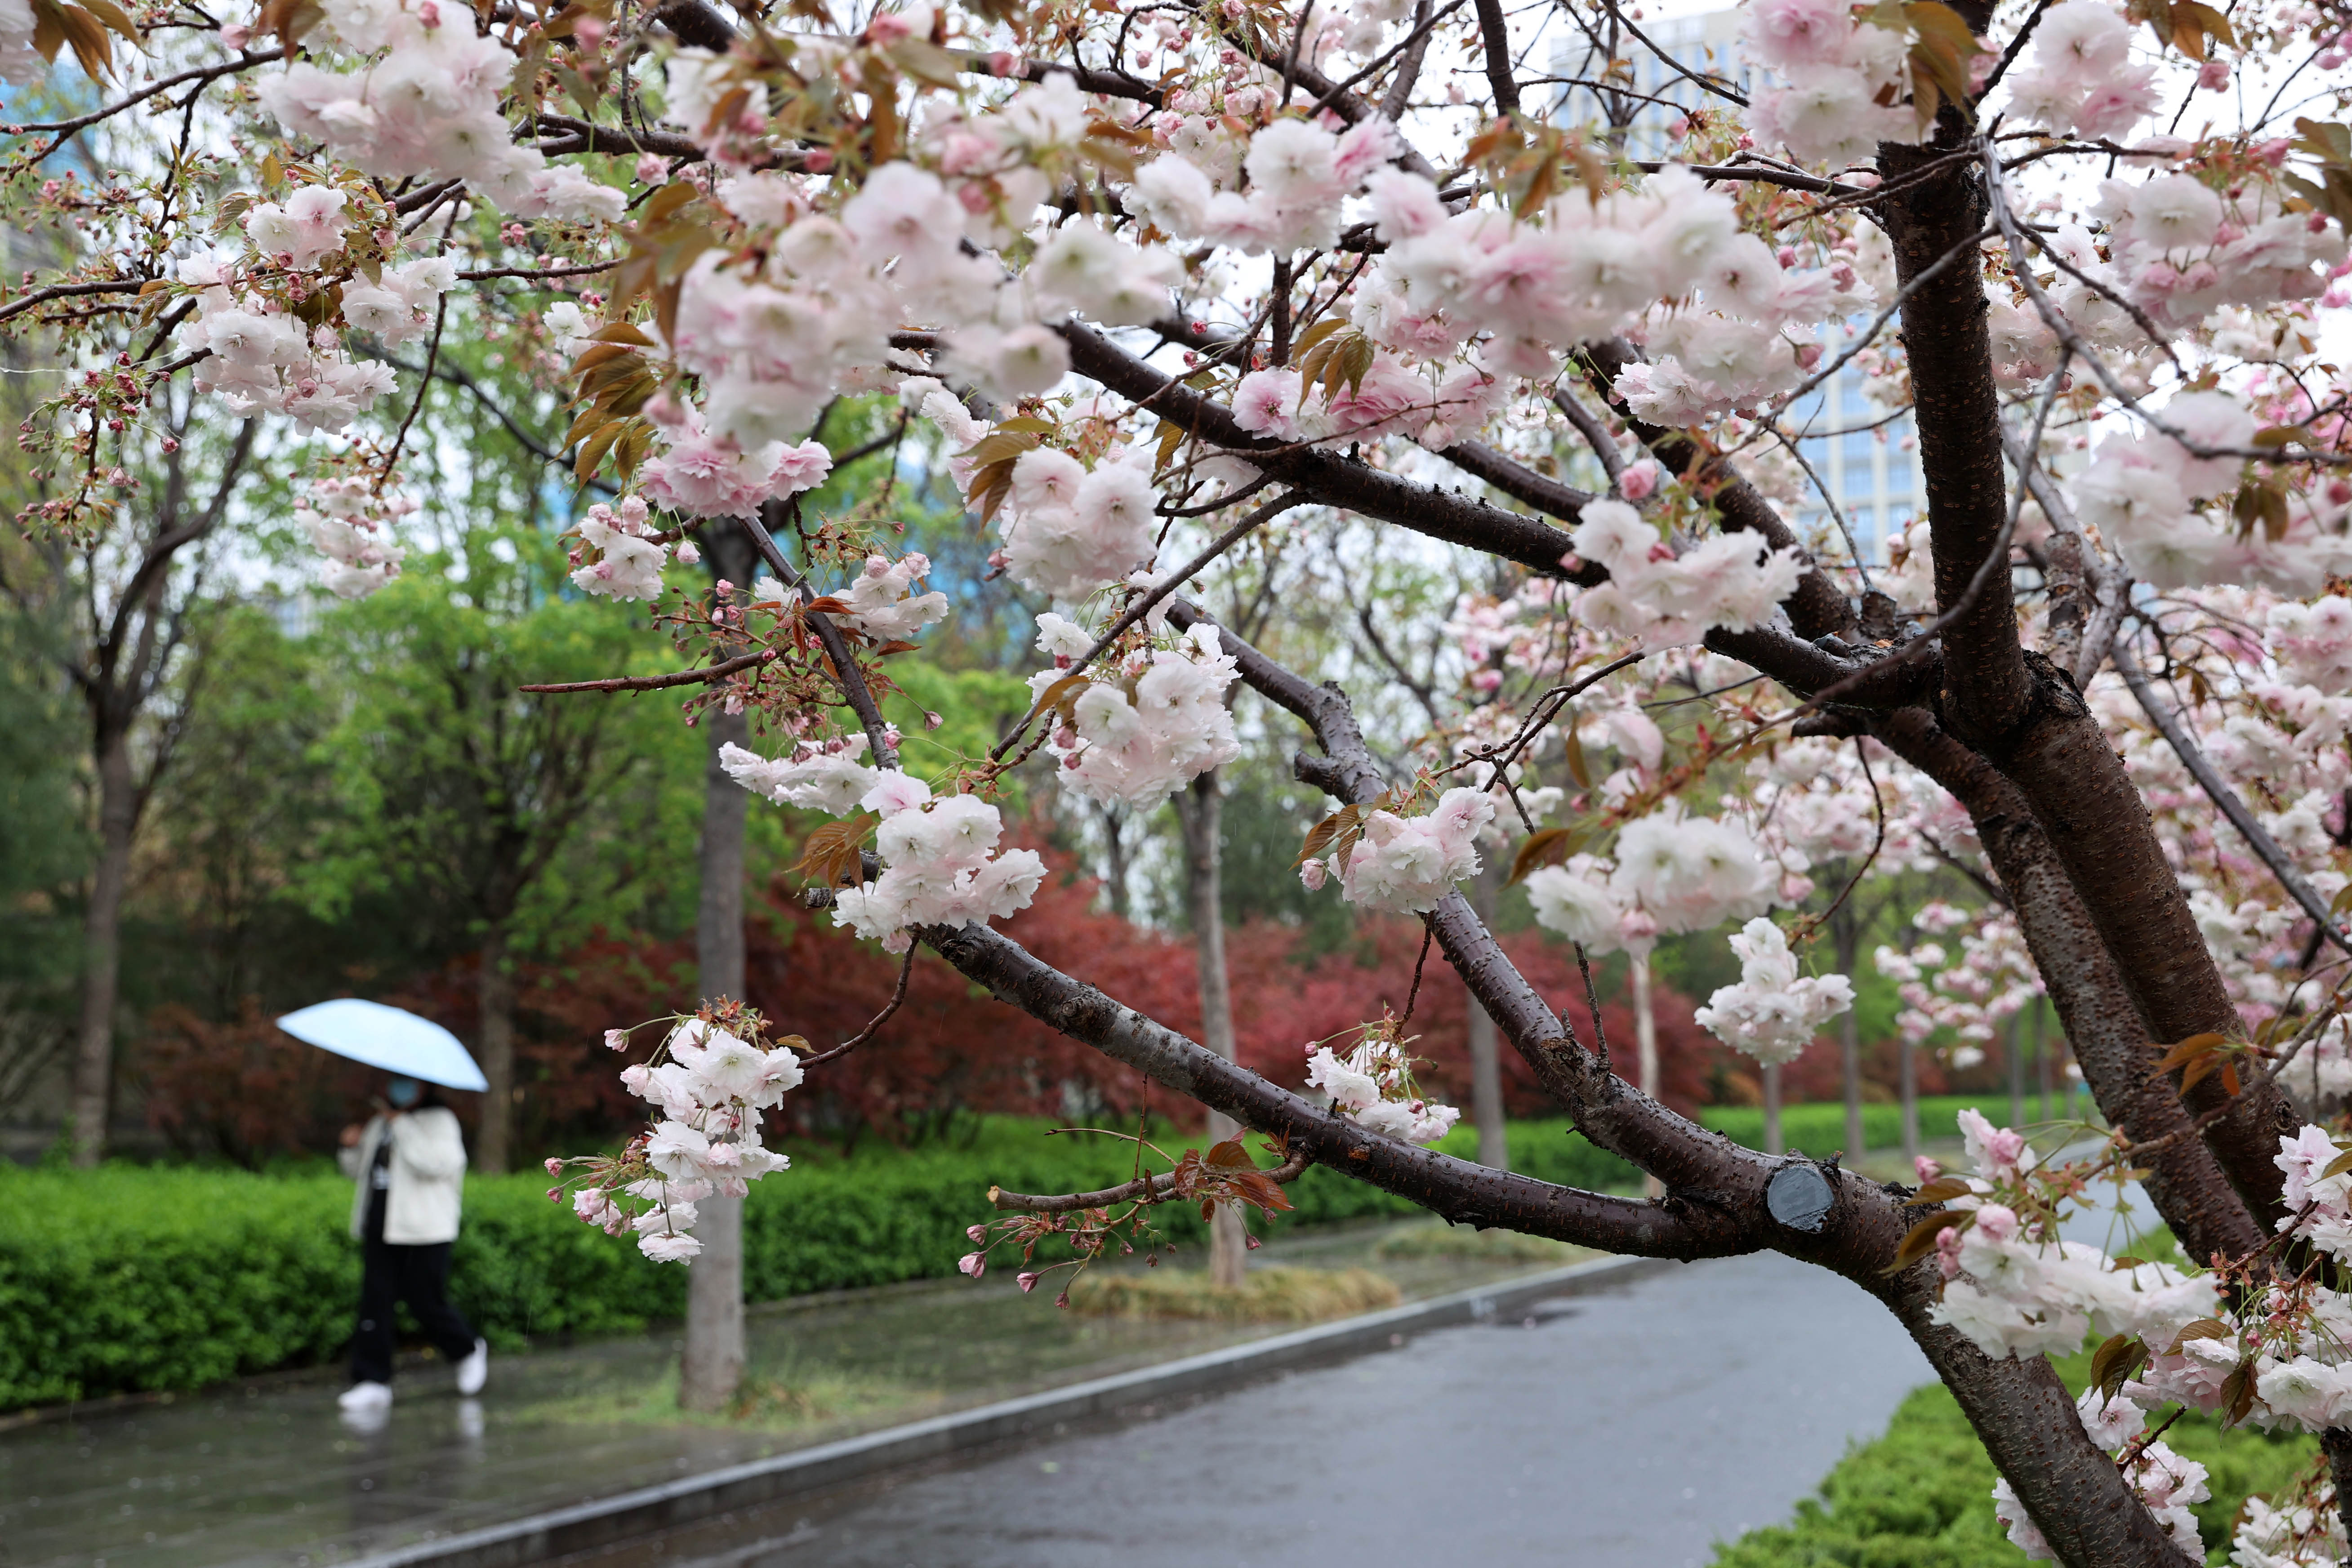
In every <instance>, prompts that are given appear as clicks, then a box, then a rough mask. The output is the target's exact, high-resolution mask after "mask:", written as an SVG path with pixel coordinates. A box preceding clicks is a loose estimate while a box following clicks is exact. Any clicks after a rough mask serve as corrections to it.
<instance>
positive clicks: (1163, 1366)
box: [343, 1258, 1675, 1568]
mask: <svg viewBox="0 0 2352 1568" xmlns="http://www.w3.org/2000/svg"><path fill="white" fill-rule="evenodd" d="M1674 1263H1675V1260H1674V1259H1673V1258H1595V1259H1592V1260H1591V1261H1590V1262H1585V1263H1575V1264H1570V1265H1569V1266H1568V1267H1566V1268H1555V1269H1550V1270H1549V1271H1547V1272H1545V1273H1541V1274H1530V1275H1525V1276H1522V1277H1521V1278H1519V1279H1505V1280H1500V1281H1498V1282H1496V1283H1495V1284H1492V1285H1483V1286H1477V1287H1474V1288H1473V1289H1467V1290H1457V1291H1454V1292H1453V1293H1452V1294H1450V1295H1444V1296H1434V1297H1432V1298H1431V1299H1429V1300H1426V1301H1415V1302H1411V1303H1408V1304H1407V1305H1405V1306H1402V1307H1391V1308H1390V1309H1389V1310H1386V1311H1382V1312H1369V1313H1366V1314H1364V1315H1363V1316H1361V1317H1356V1318H1344V1319H1341V1320H1340V1321H1338V1322H1335V1323H1318V1324H1316V1325H1314V1326H1312V1327H1309V1328H1305V1329H1297V1330H1294V1331H1291V1332H1289V1333H1286V1334H1276V1335H1274V1336H1272V1337H1271V1338H1268V1339H1263V1340H1253V1341H1251V1342H1249V1343H1247V1344H1241V1345H1233V1346H1229V1347H1227V1348H1226V1349H1223V1350H1219V1351H1209V1352H1204V1353H1202V1354H1200V1355H1192V1356H1186V1357H1183V1358H1182V1359H1181V1360H1177V1361H1171V1362H1163V1363H1160V1364H1159V1365H1157V1366H1147V1367H1139V1368H1138V1369H1136V1370H1135V1371H1133V1372H1126V1373H1118V1374H1117V1375H1115V1376H1111V1377H1101V1378H1095V1379H1092V1380H1090V1381H1088V1382H1085V1383H1076V1384H1070V1385H1069V1386H1068V1387H1066V1388H1055V1389H1048V1390H1046V1391H1045V1392H1044V1393H1042V1394H1025V1395H1024V1396H1022V1397H1021V1398H1018V1399H1008V1400H1003V1401H1001V1402H999V1403H997V1404H994V1405H979V1406H976V1407H974V1408H973V1409H971V1410H960V1411H956V1412H954V1413H952V1414H950V1415H935V1416H932V1417H931V1418H929V1420H924V1421H916V1422H911V1423H909V1424H908V1425H906V1426H888V1427H885V1428H883V1429H882V1430H880V1431H878V1432H869V1433H866V1434H865V1435H864V1436H857V1437H846V1438H843V1439H841V1440H840V1441H837V1442H833V1443H825V1444H821V1445H819V1446H818V1447H813V1448H801V1449H796V1450H794V1451H793V1452H791V1453H788V1454H777V1455H773V1456H772V1457H770V1458H764V1459H752V1460H748V1461H745V1462H744V1463H741V1464H736V1465H729V1466H726V1467H723V1468H719V1469H715V1470H708V1471H705V1472H703V1473H701V1474H699V1475H693V1476H685V1477H681V1478H679V1479H677V1480H674V1481H667V1482H664V1483H663V1484H662V1485H660V1486H656V1487H645V1488H641V1489H637V1490H635V1491H627V1492H619V1493H616V1494H614V1496H612V1497H608V1498H599V1499H597V1500H593V1501H592V1502H584V1503H577V1504H574V1505H573V1506H572V1507H570V1508H562V1509H555V1510H550V1511H548V1512H544V1513H539V1514H533V1515H531V1516H530V1517H528V1518H524V1519H518V1520H512V1521H509V1522H507V1523H504V1524H494V1525H487V1526H485V1527H483V1528H481V1529H479V1530H470V1531H463V1532H461V1533H458V1534H454V1535H448V1536H444V1537H442V1538H441V1539H439V1540H436V1541H424V1542H417V1543H415V1544H414V1545H411V1546H403V1547H397V1548H394V1550H391V1551H388V1552H376V1553H373V1554H372V1555H369V1556H365V1557H360V1558H356V1559H351V1560H347V1561H346V1563H344V1565H343V1568H528V1565H530V1564H534V1563H545V1562H548V1561H550V1560H551V1559H553V1558H558V1557H563V1556H568V1555H570V1554H572V1553H575V1552H585V1551H591V1550H593V1549H595V1548H597V1547H602V1546H610V1545H614V1544H616V1543H618V1542H624V1541H627V1540H629V1539H631V1538H633V1537H636V1536H642V1535H647V1534H651V1533H653V1532H654V1531H661V1530H669V1529H675V1528H677V1527H678V1526H680V1525H687V1524H694V1523H698V1522H700V1521H704V1520H708V1519H710V1518H712V1517H714V1516H716V1515H718V1514H721V1513H726V1512H730V1511H732V1510H739V1509H749V1508H759V1507H764V1506H767V1505H769V1504H772V1503H777V1502H782V1501H785V1500H789V1499H792V1498H794V1497H799V1496H804V1495H807V1494H811V1493H815V1492H820V1491H826V1490H830V1489H834V1488H836V1487H841V1486H845V1485H848V1484H850V1483H852V1482H856V1481H859V1480H864V1479H867V1478H869V1477H872V1476H875V1475H878V1474H880V1473H882V1472H884V1471H887V1470H892V1469H897V1468H900V1467H902V1466H906V1465H911V1464H917V1463H919V1462H921V1461H923V1460H926V1459H935V1458H941V1457H942V1456H946V1455H950V1454H956V1453H961V1452H962V1451H964V1450H967V1449H972V1448H982V1447H991V1446H992V1445H995V1444H1000V1443H1006V1442H1012V1441H1016V1440H1018V1439H1020V1438H1022V1437H1024V1436H1031V1435H1033V1434H1035V1433H1036V1432H1037V1431H1038V1429H1039V1428H1040V1427H1041V1426H1048V1425H1049V1424H1051V1423H1055V1422H1066V1421H1070V1420H1074V1419H1077V1420H1083V1419H1086V1418H1088V1417H1094V1416H1103V1415H1114V1414H1116V1413H1117V1412H1118V1411H1120V1410H1123V1409H1126V1408H1129V1407H1130V1406H1133V1405H1143V1404H1149V1403H1152V1402H1155V1401H1158V1400H1162V1399H1168V1398H1174V1397H1181V1396H1182V1395H1185V1394H1209V1393H1217V1392H1222V1391H1223V1390H1225V1389H1228V1388H1232V1387H1234V1386H1237V1385H1239V1384H1244V1383H1247V1382H1249V1381H1251V1380H1253V1379H1255V1378H1257V1377H1261V1376H1264V1375H1265V1374H1266V1373H1271V1372H1274V1371H1276V1370H1280V1369H1284V1368H1288V1367H1295V1366H1300V1365H1305V1364H1310V1363H1316V1362H1322V1361H1337V1360H1341V1359H1344V1358H1346V1357H1348V1356H1351V1355H1358V1354H1361V1353H1364V1352H1369V1351H1373V1350H1381V1349H1385V1348H1387V1347H1388V1345H1389V1342H1390V1336H1391V1335H1393V1334H1401V1333H1406V1332H1412V1331H1423V1330H1429V1329H1440V1328H1449V1327H1453V1326H1454V1325H1457V1324H1461V1323H1471V1322H1480V1321H1486V1319H1489V1318H1495V1317H1499V1316H1502V1315H1504V1314H1507V1313H1509V1312H1512V1311H1515V1310H1518V1309H1520V1308H1523V1307H1527V1306H1529V1305H1532V1304H1533V1303H1535V1302H1537V1301H1540V1300H1547V1299H1549V1298H1551V1297H1555V1296H1573V1295H1579V1294H1581V1293H1583V1292H1585V1291H1589V1290H1592V1289H1600V1288H1602V1287H1605V1286H1612V1285H1620V1284H1627V1283H1631V1282H1632V1281H1633V1280H1635V1279H1642V1278H1643V1277H1645V1276H1647V1275H1650V1274H1653V1273H1656V1272H1659V1271H1661V1270H1663V1269H1665V1268H1671V1267H1673V1266H1674Z"/></svg>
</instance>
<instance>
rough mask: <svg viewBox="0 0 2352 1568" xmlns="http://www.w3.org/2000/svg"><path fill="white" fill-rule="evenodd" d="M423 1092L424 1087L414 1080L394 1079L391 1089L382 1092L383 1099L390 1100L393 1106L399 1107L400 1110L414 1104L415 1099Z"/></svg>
mask: <svg viewBox="0 0 2352 1568" xmlns="http://www.w3.org/2000/svg"><path fill="white" fill-rule="evenodd" d="M424 1092H425V1086H424V1085H423V1084H421V1083H418V1082H417V1081H416V1080H415V1079H413V1078H396V1079H393V1080H392V1087H391V1088H390V1089H386V1090H385V1091H384V1098H385V1099H387V1100H391V1101H392V1103H393V1104H394V1105H395V1106H397V1107H399V1108H400V1109H401V1110H407V1109H408V1108H409V1107H410V1106H412V1105H414V1104H415V1103H416V1100H417V1097H418V1096H419V1095H421V1094H423V1093H424Z"/></svg>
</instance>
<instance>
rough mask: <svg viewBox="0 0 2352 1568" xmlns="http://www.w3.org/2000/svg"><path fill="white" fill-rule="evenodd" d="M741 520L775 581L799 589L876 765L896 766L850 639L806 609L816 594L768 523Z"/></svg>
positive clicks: (804, 615)
mask: <svg viewBox="0 0 2352 1568" xmlns="http://www.w3.org/2000/svg"><path fill="white" fill-rule="evenodd" d="M738 521H740V522H741V523H742V525H743V531H744V533H745V534H746V535H748V536H749V537H750V539H751V547H752V548H753V549H754V550H757V551H758V552H760V559H761V560H762V561H764V562H766V563H768V570H769V571H771V572H773V573H774V574H776V581H778V582H779V583H782V584H783V585H784V586H785V587H787V588H792V589H795V590H797V591H798V592H799V594H800V596H801V605H802V609H801V619H802V620H803V621H805V622H807V623H808V628H809V630H811V631H813V632H814V633H815V634H816V640H817V641H818V642H819V643H821V644H822V645H824V652H825V657H826V658H829V659H831V660H832V661H833V673H834V676H835V679H838V680H839V681H840V682H841V694H842V696H843V697H844V698H845V700H847V702H848V704H849V708H850V710H851V711H852V712H854V713H856V715H857V719H858V722H859V723H861V724H863V725H864V726H865V727H866V743H867V744H868V745H869V746H871V747H872V748H873V752H874V763H875V765H876V766H877V767H882V768H895V767H897V766H898V747H897V746H896V745H895V744H893V743H892V742H891V740H890V723H889V721H888V720H887V719H885V718H883V717H882V710H881V708H880V706H879V705H878V704H877V703H876V702H875V700H874V692H873V690H872V689H870V688H869V687H867V685H866V674H865V672H864V671H863V670H861V669H859V668H857V661H856V659H855V658H851V657H850V653H849V641H848V639H847V638H845V637H843V636H842V635H841V628H840V627H839V626H835V625H834V624H833V617H832V616H828V615H826V614H825V613H824V611H822V610H812V609H809V608H807V606H808V605H810V604H811V603H812V602H814V599H815V598H816V595H814V593H812V592H810V590H809V585H808V583H807V581H806V580H805V579H803V577H802V576H801V574H799V573H798V572H796V571H794V570H793V563H791V562H789V561H787V560H785V559H784V552H782V550H780V549H778V548H777V547H776V540H775V536H774V535H773V534H772V533H770V532H769V531H768V527H767V524H765V523H763V522H761V521H760V520H759V518H758V517H756V516H747V517H743V518H740V519H739V520H738Z"/></svg>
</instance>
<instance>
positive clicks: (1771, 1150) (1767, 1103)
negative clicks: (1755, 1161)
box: [1764, 1062, 1787, 1154]
mask: <svg viewBox="0 0 2352 1568" xmlns="http://www.w3.org/2000/svg"><path fill="white" fill-rule="evenodd" d="M1786 1147H1787V1145H1786V1144H1785V1143H1784V1142H1782V1140H1781V1137H1780V1063H1778V1062H1769V1063H1767V1064H1766V1065H1765V1068H1764V1152H1766V1153H1767V1154H1778V1153H1781V1152H1784V1151H1785V1149H1786Z"/></svg>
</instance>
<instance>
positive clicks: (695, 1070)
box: [547, 1017, 801, 1263]
mask: <svg viewBox="0 0 2352 1568" xmlns="http://www.w3.org/2000/svg"><path fill="white" fill-rule="evenodd" d="M604 1043H605V1044H606V1045H608V1046H611V1047H614V1049H616V1050H617V1049H620V1048H622V1047H625V1046H626V1045H627V1043H628V1032H627V1031H625V1030H620V1029H614V1030H611V1031H609V1032H608V1033H607V1034H606V1036H605V1042H604ZM794 1043H795V1042H794V1041H792V1040H788V1041H787V1042H786V1043H784V1044H782V1045H779V1046H777V1047H774V1048H773V1049H762V1048H761V1047H760V1046H758V1045H757V1044H755V1043H754V1042H753V1041H751V1040H747V1039H744V1038H743V1037H741V1036H740V1035H737V1034H734V1033H731V1032H730V1031H729V1030H727V1029H725V1028H722V1027H720V1026H719V1025H718V1024H716V1023H714V1022H712V1021H710V1020H709V1019H707V1018H703V1017H691V1018H685V1019H681V1020H679V1022H678V1024H677V1027H675V1028H674V1029H672V1030H671V1031H670V1034H669V1037H668V1038H667V1040H665V1041H664V1042H663V1044H662V1047H661V1049H660V1050H659V1051H657V1052H656V1053H655V1057H654V1059H653V1060H651V1061H647V1062H638V1063H635V1064H632V1065H631V1066H629V1067H627V1068H623V1069H622V1072H621V1082H622V1084H623V1085H624V1086H625V1087H626V1088H627V1089H628V1091H629V1092H630V1093H631V1094H633V1095H635V1096H636V1097H637V1098H638V1099H640V1100H646V1101H647V1102H648V1103H649V1104H651V1105H652V1106H653V1107H654V1108H655V1109H656V1110H658V1111H659V1112H660V1115H659V1116H658V1117H656V1120H655V1121H654V1122H653V1124H652V1126H651V1127H649V1128H648V1129H647V1130H646V1131H645V1132H644V1133H641V1134H640V1135H638V1136H637V1137H636V1138H635V1139H632V1140H631V1141H630V1142H629V1145H628V1147H627V1148H626V1149H625V1151H623V1152H622V1153H621V1154H620V1156H619V1157H618V1158H610V1159H608V1158H600V1157H591V1158H586V1159H579V1160H572V1161H568V1162H567V1161H563V1160H552V1159H551V1160H550V1161H548V1163H547V1169H548V1173H549V1174H550V1175H560V1174H562V1171H563V1169H564V1167H565V1165H566V1164H572V1165H578V1166H582V1167H583V1168H584V1171H585V1179H584V1180H583V1181H581V1182H580V1183H579V1184H577V1185H576V1186H575V1187H574V1188H573V1190H572V1213H573V1214H575V1215H578V1216H579V1217H580V1218H581V1219H582V1220H584V1221H585V1222H587V1223H588V1224H590V1225H593V1226H602V1227H603V1228H604V1230H605V1231H606V1232H607V1233H608V1234H610V1235H613V1236H626V1235H630V1234H633V1233H634V1234H635V1237H636V1238H637V1249H638V1250H639V1251H641V1252H643V1253H644V1254H645V1255H646V1257H647V1258H652V1259H653V1260H654V1261H655V1262H656V1263H683V1262H685V1261H687V1260H688V1259H689V1258H693V1257H695V1256H696V1255H697V1254H698V1253H699V1252H700V1251H701V1250H702V1243H701V1242H700V1241H699V1240H698V1239H697V1238H696V1237H694V1236H693V1235H691V1234H690V1233H691V1231H692V1230H693V1228H694V1226H695V1223H696V1221H697V1219H698V1215H697V1213H696V1210H695V1205H696V1204H698V1203H699V1202H701V1201H702V1200H703V1199H705V1198H707V1197H709V1196H710V1195H712V1194H719V1195H720V1196H724V1197H738V1198H740V1197H741V1196H742V1195H743V1194H744V1193H745V1191H746V1190H747V1188H748V1186H749V1184H751V1183H752V1182H755V1181H758V1180H759V1179H760V1178H761V1176H764V1175H767V1174H769V1173H772V1172H775V1171H781V1170H784V1169H786V1168H787V1167H789V1166H790V1165H791V1164H792V1161H791V1159H790V1158H789V1157H787V1156H785V1155H783V1154H780V1153H776V1152H773V1151H772V1150H770V1149H768V1148H766V1147H765V1146H764V1145H763V1144H762V1143H761V1141H760V1121H761V1112H762V1111H765V1110H768V1109H769V1108H771V1107H772V1106H774V1105H776V1104H778V1103H780V1102H781V1101H782V1099H783V1097H784V1096H785V1094H786V1093H788V1092H789V1091H791V1090H792V1089H796V1088H798V1087H799V1086H800V1082H801V1059H800V1056H799V1054H798V1053H797V1052H796V1051H794V1050H793V1044H794ZM663 1058H667V1059H666V1060H665V1059H663ZM563 1191H564V1189H563V1188H561V1187H558V1188H555V1189H553V1190H552V1191H551V1192H550V1193H549V1194H548V1196H549V1197H551V1198H554V1199H559V1200H560V1199H561V1198H562V1196H563Z"/></svg>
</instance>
